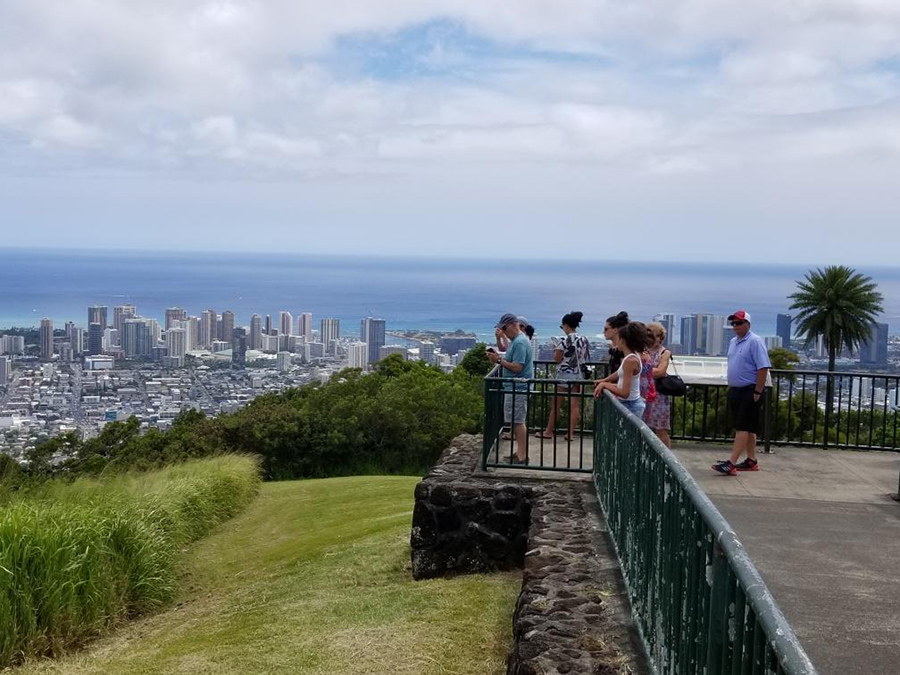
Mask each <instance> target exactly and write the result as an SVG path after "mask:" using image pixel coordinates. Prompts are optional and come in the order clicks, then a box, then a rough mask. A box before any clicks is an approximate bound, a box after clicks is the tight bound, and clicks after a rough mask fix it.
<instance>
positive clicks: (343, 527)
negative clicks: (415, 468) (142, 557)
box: [20, 476, 521, 675]
mask: <svg viewBox="0 0 900 675" xmlns="http://www.w3.org/2000/svg"><path fill="white" fill-rule="evenodd" d="M417 480H418V479H417V478H410V477H397V476H393V477H384V476H378V477H351V478H332V479H326V480H305V481H294V482H271V483H266V484H264V485H263V486H262V489H261V492H260V495H259V497H258V498H257V499H256V500H255V501H254V502H253V503H252V504H251V505H250V507H249V508H248V509H247V510H246V511H245V512H244V513H242V514H240V515H239V516H237V517H236V518H234V519H233V520H231V521H229V523H228V525H227V527H223V528H219V530H218V531H217V532H215V533H213V534H212V535H210V536H209V537H206V538H205V539H203V540H202V541H200V542H198V543H197V544H195V545H194V546H192V547H191V550H190V553H189V554H188V559H187V563H186V564H187V569H188V577H187V580H186V581H187V586H188V587H189V588H190V590H189V591H188V592H187V594H186V595H185V596H184V597H182V598H181V599H180V603H179V605H178V606H177V607H175V608H172V609H170V610H168V611H164V612H161V613H158V614H155V615H153V616H150V617H148V618H147V619H143V620H141V621H138V622H133V623H130V624H128V625H127V626H125V627H123V628H122V629H121V630H120V631H117V632H116V634H115V635H113V636H110V637H108V638H105V639H103V640H100V641H98V642H97V643H95V644H93V645H91V646H90V647H89V648H88V649H86V650H84V651H82V652H79V653H77V654H73V655H70V656H66V657H64V658H62V659H60V660H58V661H39V662H35V663H32V664H29V665H28V666H27V667H25V668H24V669H23V670H21V671H20V675H34V674H35V673H65V674H67V675H69V674H71V675H82V674H87V673H97V674H99V673H122V674H123V675H128V674H132V675H138V674H147V675H149V674H150V673H185V674H187V673H191V674H193V673H217V674H219V673H224V674H228V673H235V674H238V673H240V674H244V673H304V674H310V675H312V674H315V675H325V674H326V673H327V674H328V675H333V674H335V673H341V674H342V675H344V674H346V675H359V674H363V673H366V674H368V673H390V674H395V673H396V674H409V675H430V674H434V675H438V674H450V673H458V674H463V673H466V674H467V673H479V674H482V673H484V674H488V675H489V674H491V673H497V674H499V673H503V672H505V659H506V652H507V649H508V647H509V644H510V642H511V626H512V611H513V607H514V604H515V599H516V596H517V594H518V592H519V589H520V587H521V573H504V574H495V575H472V576H464V577H457V578H452V579H438V580H431V581H413V580H412V578H411V575H410V570H409V524H410V518H411V512H412V507H413V488H414V486H415V484H416V482H417Z"/></svg>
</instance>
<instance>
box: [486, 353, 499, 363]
mask: <svg viewBox="0 0 900 675" xmlns="http://www.w3.org/2000/svg"><path fill="white" fill-rule="evenodd" d="M487 355H488V358H489V359H490V360H491V363H500V355H499V354H498V353H497V352H488V353H487Z"/></svg>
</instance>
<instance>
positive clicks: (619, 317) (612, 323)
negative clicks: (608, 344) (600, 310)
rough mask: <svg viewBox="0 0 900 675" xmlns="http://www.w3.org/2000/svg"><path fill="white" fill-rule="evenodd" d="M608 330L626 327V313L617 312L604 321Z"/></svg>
mask: <svg viewBox="0 0 900 675" xmlns="http://www.w3.org/2000/svg"><path fill="white" fill-rule="evenodd" d="M606 323H608V324H609V327H610V328H622V327H624V326H627V325H628V312H619V313H618V314H616V315H614V316H611V317H609V318H608V319H607V320H606Z"/></svg>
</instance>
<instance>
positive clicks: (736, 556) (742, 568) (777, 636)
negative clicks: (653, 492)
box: [595, 391, 817, 675]
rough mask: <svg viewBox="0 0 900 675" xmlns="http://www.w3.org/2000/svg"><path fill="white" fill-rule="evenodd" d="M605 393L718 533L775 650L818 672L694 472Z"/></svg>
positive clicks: (797, 669)
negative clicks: (691, 472)
mask: <svg viewBox="0 0 900 675" xmlns="http://www.w3.org/2000/svg"><path fill="white" fill-rule="evenodd" d="M603 394H604V396H605V400H606V401H608V402H609V403H611V404H612V405H614V406H615V408H616V410H618V411H619V413H620V414H622V415H625V416H626V419H628V420H629V422H630V423H632V424H634V425H635V426H636V427H637V428H638V430H639V431H640V433H641V436H642V437H643V439H644V440H645V441H646V442H647V443H648V444H649V446H650V447H651V448H652V449H653V450H654V451H655V452H656V453H657V455H659V457H660V459H662V460H663V462H664V463H665V464H666V466H667V467H668V468H669V469H670V470H671V472H672V475H673V477H674V479H675V480H676V481H678V483H679V484H680V485H681V487H682V489H683V490H684V492H685V494H686V495H687V496H688V498H689V499H690V500H691V501H692V502H693V504H694V506H695V508H696V509H697V512H698V513H699V514H700V516H701V517H702V518H703V519H704V520H705V521H706V524H707V525H708V526H709V528H710V529H711V531H712V532H713V533H714V534H715V540H716V542H717V543H718V545H719V547H720V548H721V549H722V552H723V553H724V554H725V558H726V560H727V561H728V564H729V566H730V567H731V569H732V571H733V572H734V575H735V577H736V578H737V580H738V582H739V583H740V585H741V586H742V588H743V590H744V593H745V594H746V596H747V600H748V602H749V603H750V605H751V607H752V608H753V611H754V612H755V613H756V616H757V618H758V620H759V622H760V624H761V625H762V627H763V629H764V630H765V633H766V635H767V638H768V639H769V641H770V643H771V645H772V649H773V650H774V652H775V654H776V656H777V657H778V660H779V662H781V664H782V665H783V666H784V668H785V670H786V671H787V672H788V673H790V674H791V675H801V674H802V675H814V674H815V673H816V672H817V671H816V669H815V667H814V666H813V664H812V662H811V661H810V659H809V656H807V654H806V652H805V651H804V649H803V647H802V646H801V645H800V641H799V640H798V638H797V636H796V635H795V634H794V630H793V629H792V628H791V626H790V624H789V623H788V622H787V619H785V617H784V614H782V612H781V610H780V609H779V608H778V605H777V603H776V602H775V599H774V597H773V596H772V593H771V592H770V591H769V589H768V587H767V586H766V584H765V582H764V581H763V578H762V576H761V575H760V573H759V571H758V570H757V569H756V566H755V565H754V564H753V561H751V560H750V556H749V555H748V554H747V552H746V550H745V549H744V546H743V544H741V542H740V541H739V540H738V537H737V535H736V534H735V532H734V530H733V529H732V527H731V525H729V524H728V521H727V520H725V517H724V516H723V515H722V514H721V513H720V512H719V510H718V509H717V508H716V507H715V505H714V504H713V503H712V501H711V500H710V498H709V497H708V496H707V495H706V493H705V492H704V491H703V489H702V488H701V487H700V486H699V485H698V484H697V481H695V480H694V478H693V476H691V474H690V472H689V471H688V470H687V469H686V468H685V467H684V465H683V464H682V463H681V462H680V461H678V458H677V457H676V456H675V453H674V452H672V451H671V450H670V449H669V448H667V447H666V446H665V445H664V444H663V442H662V441H660V440H659V438H658V437H657V436H656V434H654V433H653V432H652V431H651V430H650V428H649V427H648V426H647V425H646V424H644V423H643V422H642V421H641V420H639V419H638V418H637V417H635V416H634V415H633V414H632V413H631V412H629V411H628V410H627V409H626V408H625V407H624V406H623V405H622V403H621V402H620V401H619V400H618V399H617V398H616V397H615V396H614V395H613V394H612V393H611V392H609V391H604V392H603ZM598 404H599V402H598ZM595 433H599V431H598V430H595ZM595 470H596V467H595Z"/></svg>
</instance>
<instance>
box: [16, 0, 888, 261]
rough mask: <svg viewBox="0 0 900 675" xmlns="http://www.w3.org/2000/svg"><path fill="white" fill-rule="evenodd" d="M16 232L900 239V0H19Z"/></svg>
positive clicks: (71, 240) (542, 244)
mask: <svg viewBox="0 0 900 675" xmlns="http://www.w3.org/2000/svg"><path fill="white" fill-rule="evenodd" d="M0 45H3V48H2V50H0V242H2V245H5V246H29V247H33V246H54V247H84V248H154V249H182V250H193V249H197V250H232V251H244V250H247V251H251V250H252V251H280V252H298V253H350V254H372V255H412V256H426V255H427V256H435V255H439V256H450V257H453V256H477V257H488V258H491V257H498V258H579V259H584V258H588V259H597V260H676V261H695V260H696V261H703V260H717V261H727V260H730V259H740V260H742V261H747V262H767V261H770V262H785V263H795V262H803V263H814V264H827V263H848V264H867V265H893V264H895V262H896V250H897V247H898V246H900V227H898V225H900V218H898V216H900V200H898V199H897V189H898V185H900V180H898V177H900V2H897V1H896V0H843V1H840V0H755V1H754V2H747V1H746V0H685V1H682V2H674V1H672V0H633V1H630V2H622V1H621V0H548V1H539V0H491V1H490V2H485V0H459V1H456V2H450V1H446V0H444V1H441V0H395V1H390V2H388V1H381V2H378V1H375V0H329V1H328V2H319V1H316V0H307V1H305V2H296V1H288V0H265V1H262V0H227V1H216V2H183V1H182V0H129V2H120V1H118V0H114V1H113V0H39V1H35V0H2V2H0Z"/></svg>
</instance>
